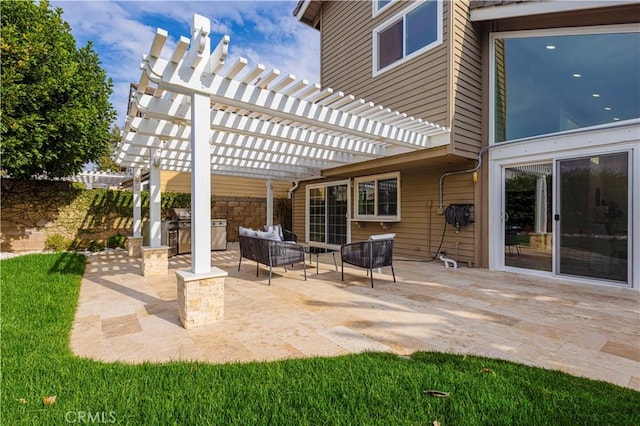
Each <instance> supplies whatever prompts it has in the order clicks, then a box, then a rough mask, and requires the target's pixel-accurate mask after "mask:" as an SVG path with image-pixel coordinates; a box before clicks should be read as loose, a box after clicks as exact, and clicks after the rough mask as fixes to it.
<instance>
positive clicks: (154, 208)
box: [142, 148, 169, 277]
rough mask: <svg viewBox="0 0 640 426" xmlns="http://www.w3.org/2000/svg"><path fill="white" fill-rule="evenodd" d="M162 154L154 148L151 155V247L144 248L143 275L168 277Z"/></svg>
mask: <svg viewBox="0 0 640 426" xmlns="http://www.w3.org/2000/svg"><path fill="white" fill-rule="evenodd" d="M160 215H161V193H160V152H159V150H158V149H157V148H152V149H151V150H150V154H149V247H143V248H142V275H144V276H145V277H149V276H157V275H166V274H167V271H168V269H169V261H168V255H169V247H167V246H162V245H161V237H160Z"/></svg>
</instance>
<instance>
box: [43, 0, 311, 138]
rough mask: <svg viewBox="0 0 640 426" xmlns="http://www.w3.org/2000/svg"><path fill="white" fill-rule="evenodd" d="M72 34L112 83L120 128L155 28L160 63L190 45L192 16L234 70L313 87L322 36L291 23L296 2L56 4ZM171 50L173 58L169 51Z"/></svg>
mask: <svg viewBox="0 0 640 426" xmlns="http://www.w3.org/2000/svg"><path fill="white" fill-rule="evenodd" d="M50 3H51V6H52V7H60V8H61V9H62V10H63V13H62V18H63V19H64V20H65V21H66V22H68V23H69V25H70V26H71V32H72V34H73V36H74V37H75V39H76V42H77V45H78V46H79V47H80V46H84V45H86V44H87V42H88V41H91V42H92V43H93V49H94V50H95V51H96V52H97V53H98V55H99V57H100V61H101V62H102V67H103V68H104V69H105V70H106V71H107V74H108V76H109V77H110V78H111V79H112V80H113V94H112V95H111V103H112V104H113V107H114V108H115V109H116V111H117V112H118V118H117V120H116V123H115V124H117V125H118V126H120V127H123V126H124V119H125V116H126V110H127V97H128V94H129V84H130V83H137V82H138V81H139V80H140V68H139V66H140V62H141V60H142V55H143V54H146V53H148V52H149V48H150V47H151V43H152V41H153V37H154V35H155V33H156V29H157V28H162V29H164V30H166V31H168V33H169V37H168V39H167V42H166V44H165V49H164V50H163V53H162V55H161V56H163V57H169V56H170V54H171V52H172V51H173V47H174V46H175V44H176V42H177V40H178V39H179V38H180V36H185V37H187V38H191V34H190V26H191V21H192V17H193V14H194V13H197V14H199V15H203V16H205V17H207V18H209V19H210V20H211V35H210V37H211V46H212V49H213V48H215V46H216V45H217V44H218V42H219V41H220V39H221V38H222V36H224V35H229V36H230V37H231V43H230V45H229V56H228V57H227V61H228V62H229V63H233V62H234V61H235V59H236V58H238V57H244V58H247V59H248V61H249V66H251V65H255V64H258V63H260V64H263V65H265V66H266V67H267V70H268V69H271V68H277V69H279V70H280V71H281V74H282V75H284V74H294V75H295V76H296V77H298V78H305V79H307V80H309V81H310V82H311V83H316V82H318V81H319V79H320V78H319V68H320V33H319V32H318V31H316V30H314V29H312V28H310V27H308V26H306V25H304V24H302V23H300V22H299V21H298V20H297V19H296V18H295V17H294V16H293V10H294V8H295V6H296V4H297V1H266V0H261V1H243V0H235V1H224V0H207V1H203V0H201V1H179V0H173V1H157V0H136V1H133V0H130V1H91V0H84V1H80V0H75V1H65V0H63V1H55V0H51V2H50ZM169 49H171V50H169Z"/></svg>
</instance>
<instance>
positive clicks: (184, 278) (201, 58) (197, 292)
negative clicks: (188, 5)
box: [176, 15, 227, 328]
mask: <svg viewBox="0 0 640 426" xmlns="http://www.w3.org/2000/svg"><path fill="white" fill-rule="evenodd" d="M209 27H210V22H209V20H208V19H206V18H204V17H202V16H198V15H194V17H193V23H192V26H191V33H192V40H191V45H192V46H193V47H192V49H193V51H190V52H189V53H187V55H189V54H193V55H196V56H197V58H198V59H197V61H195V62H194V64H195V65H194V67H195V68H196V69H197V67H198V64H200V63H201V62H202V63H204V64H207V63H208V62H209V59H210V58H209V57H210V56H211V53H210V47H209ZM196 48H198V49H197V51H196V50H195V49H196ZM194 57H195V56H194ZM190 96H191V140H190V145H191V147H190V148H191V271H178V272H176V277H177V281H178V316H179V317H180V322H181V323H182V325H183V327H184V328H192V327H197V326H201V325H205V324H208V323H211V322H215V321H219V320H221V319H222V318H223V316H224V282H225V277H226V276H227V273H226V272H224V271H223V270H221V269H218V268H212V267H211V146H210V145H209V137H210V132H211V128H210V118H211V117H210V112H211V111H210V110H211V99H210V97H209V96H207V95H203V94H201V93H198V92H196V90H195V87H191V88H190Z"/></svg>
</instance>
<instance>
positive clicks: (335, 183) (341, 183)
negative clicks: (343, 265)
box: [304, 179, 352, 249]
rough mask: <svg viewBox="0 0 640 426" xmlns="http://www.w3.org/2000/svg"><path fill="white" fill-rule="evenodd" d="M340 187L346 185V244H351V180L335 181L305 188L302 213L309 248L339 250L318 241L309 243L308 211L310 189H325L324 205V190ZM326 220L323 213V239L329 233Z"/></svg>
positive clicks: (309, 207)
mask: <svg viewBox="0 0 640 426" xmlns="http://www.w3.org/2000/svg"><path fill="white" fill-rule="evenodd" d="M342 185H346V187H347V194H346V195H347V214H346V215H345V223H346V226H347V242H351V222H350V220H349V219H350V215H351V194H352V191H351V180H349V179H346V180H337V181H331V182H322V183H314V184H309V185H307V186H306V187H305V213H304V223H305V243H306V244H308V245H309V246H313V247H320V248H332V249H335V248H339V247H340V246H335V245H331V244H328V243H326V242H325V243H321V242H318V241H311V239H310V235H311V228H310V221H309V215H310V211H311V210H310V209H311V206H310V204H309V191H310V190H311V189H315V188H324V189H325V203H326V189H327V188H328V187H331V186H342ZM326 220H327V214H326V212H325V239H326V237H327V236H328V232H329V230H328V229H329V227H328V226H327V224H326Z"/></svg>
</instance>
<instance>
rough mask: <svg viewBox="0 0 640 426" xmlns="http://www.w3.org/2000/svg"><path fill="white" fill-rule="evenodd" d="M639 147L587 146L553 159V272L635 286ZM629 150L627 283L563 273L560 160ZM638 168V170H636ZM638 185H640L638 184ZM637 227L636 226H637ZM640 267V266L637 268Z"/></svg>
mask: <svg viewBox="0 0 640 426" xmlns="http://www.w3.org/2000/svg"><path fill="white" fill-rule="evenodd" d="M638 151H639V150H638V149H636V150H635V152H634V150H633V149H629V148H626V149H625V148H618V149H616V148H615V147H610V148H607V149H604V148H603V149H598V150H583V151H577V152H572V153H571V154H568V155H565V156H558V157H556V158H554V160H553V173H554V178H555V179H554V184H553V198H552V200H553V208H552V209H553V210H552V211H553V216H554V219H553V237H552V238H553V275H554V276H555V277H558V278H563V279H570V280H573V281H585V282H597V283H600V284H608V285H613V286H616V287H632V286H633V282H634V276H633V274H634V272H635V274H636V275H637V274H639V273H640V272H639V271H638V270H636V271H634V268H633V265H634V263H636V264H637V258H638V255H639V254H640V253H638V252H639V251H640V249H639V248H638V247H637V246H638V244H636V247H634V245H633V242H634V241H638V229H637V228H638V227H639V226H638V225H636V226H635V227H634V223H633V217H634V216H633V215H634V211H635V214H636V215H638V214H640V209H639V208H638V205H639V204H640V203H639V201H640V200H638V199H639V198H640V196H636V197H634V196H633V194H634V189H635V192H638V191H639V190H640V184H638V183H637V180H638V174H639V173H638V171H636V170H635V168H634V164H637V157H638ZM624 153H626V154H627V177H628V187H627V282H626V283H624V282H622V281H613V280H606V279H601V278H594V277H587V276H577V275H570V274H563V273H561V271H560V261H561V258H560V255H561V246H560V233H561V232H562V229H561V226H562V218H560V220H559V221H558V220H555V216H556V215H558V216H561V214H562V213H561V211H560V208H561V199H560V197H561V184H562V179H561V177H560V163H561V162H562V161H571V160H580V159H584V158H589V157H595V156H605V155H615V154H624ZM634 172H635V174H634ZM634 185H635V186H638V188H634ZM634 228H635V229H634ZM638 268H640V267H637V269H638Z"/></svg>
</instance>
